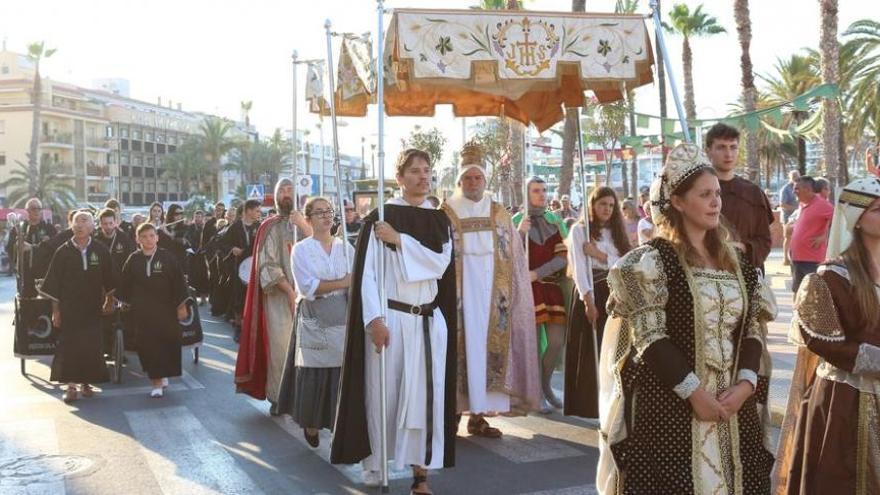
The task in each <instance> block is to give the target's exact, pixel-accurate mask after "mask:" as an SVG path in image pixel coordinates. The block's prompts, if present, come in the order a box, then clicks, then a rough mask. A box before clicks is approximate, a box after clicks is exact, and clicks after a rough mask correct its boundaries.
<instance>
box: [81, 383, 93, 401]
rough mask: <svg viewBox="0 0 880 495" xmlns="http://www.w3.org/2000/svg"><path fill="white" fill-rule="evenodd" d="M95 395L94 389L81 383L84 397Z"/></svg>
mask: <svg viewBox="0 0 880 495" xmlns="http://www.w3.org/2000/svg"><path fill="white" fill-rule="evenodd" d="M94 395H95V390H94V389H92V387H90V386H89V385H88V384H83V386H82V396H83V397H85V398H89V397H93V396H94Z"/></svg>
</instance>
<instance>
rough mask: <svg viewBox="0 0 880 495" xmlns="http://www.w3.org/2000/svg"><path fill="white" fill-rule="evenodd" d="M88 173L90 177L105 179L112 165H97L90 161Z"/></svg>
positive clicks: (87, 166) (87, 167) (87, 168)
mask: <svg viewBox="0 0 880 495" xmlns="http://www.w3.org/2000/svg"><path fill="white" fill-rule="evenodd" d="M86 175H88V176H89V178H101V179H104V178H106V177H107V176H108V175H110V167H109V166H108V165H95V164H91V163H90V164H87V165H86Z"/></svg>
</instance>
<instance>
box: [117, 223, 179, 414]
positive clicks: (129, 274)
mask: <svg viewBox="0 0 880 495" xmlns="http://www.w3.org/2000/svg"><path fill="white" fill-rule="evenodd" d="M137 236H138V243H139V244H140V245H141V249H139V250H137V251H135V252H134V253H132V254H131V256H129V258H128V261H126V262H125V266H123V268H122V281H121V283H120V286H119V294H118V297H119V299H120V300H122V301H124V302H126V303H128V304H130V305H131V308H132V310H133V311H134V315H135V319H136V320H137V322H138V326H137V330H138V336H137V342H138V357H139V358H140V361H141V366H142V367H143V369H144V372H145V373H146V374H147V376H149V377H150V380H152V382H153V390H152V391H151V392H150V397H162V395H163V389H164V388H165V387H167V386H168V378H169V377H172V376H180V375H181V365H180V346H181V331H180V326H179V325H178V320H184V319H186V317H187V309H186V303H185V301H186V298H187V292H186V286H185V284H184V281H183V272H182V271H181V269H180V266H179V264H178V263H177V260H176V259H175V257H174V255H172V254H171V253H169V252H168V251H166V250H164V249H162V248H159V247H157V245H158V241H159V238H158V236H157V235H156V228H155V227H153V226H152V225H151V224H143V225H141V226H140V227H138V232H137Z"/></svg>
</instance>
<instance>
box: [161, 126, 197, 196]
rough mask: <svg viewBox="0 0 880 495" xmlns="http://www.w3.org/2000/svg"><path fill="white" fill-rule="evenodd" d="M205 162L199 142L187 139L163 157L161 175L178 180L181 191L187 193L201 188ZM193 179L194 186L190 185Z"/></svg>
mask: <svg viewBox="0 0 880 495" xmlns="http://www.w3.org/2000/svg"><path fill="white" fill-rule="evenodd" d="M206 165H207V163H206V162H205V155H204V152H203V150H202V146H201V143H199V142H198V141H197V140H195V139H188V140H186V141H184V142H183V143H181V144H180V146H178V147H177V150H176V151H175V152H174V153H172V154H170V155H168V157H167V158H165V167H164V170H163V171H162V175H163V176H166V177H167V176H170V177H173V178H175V179H177V180H178V181H179V182H180V189H181V191H183V192H185V193H187V194H188V195H189V194H190V193H192V192H194V191H193V189H195V190H197V191H198V190H201V188H202V177H203V175H204V173H205V170H206ZM193 181H195V186H196V187H195V188H193V187H191V186H192V182H193Z"/></svg>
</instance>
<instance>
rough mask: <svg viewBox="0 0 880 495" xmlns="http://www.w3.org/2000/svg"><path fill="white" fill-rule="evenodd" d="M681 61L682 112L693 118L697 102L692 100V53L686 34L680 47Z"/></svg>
mask: <svg viewBox="0 0 880 495" xmlns="http://www.w3.org/2000/svg"><path fill="white" fill-rule="evenodd" d="M681 62H682V65H684V113H685V114H686V115H687V118H688V120H695V119H696V118H697V104H696V103H695V102H694V74H693V63H694V54H693V52H692V51H691V42H690V40H688V39H687V37H686V36H685V38H684V43H683V44H682V49H681Z"/></svg>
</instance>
